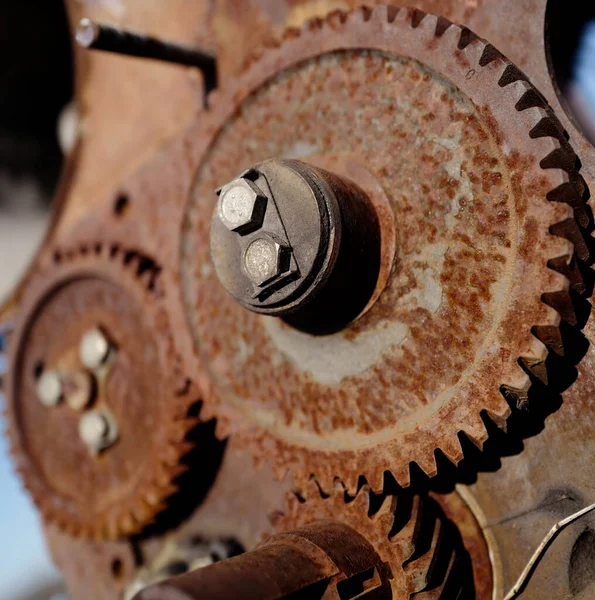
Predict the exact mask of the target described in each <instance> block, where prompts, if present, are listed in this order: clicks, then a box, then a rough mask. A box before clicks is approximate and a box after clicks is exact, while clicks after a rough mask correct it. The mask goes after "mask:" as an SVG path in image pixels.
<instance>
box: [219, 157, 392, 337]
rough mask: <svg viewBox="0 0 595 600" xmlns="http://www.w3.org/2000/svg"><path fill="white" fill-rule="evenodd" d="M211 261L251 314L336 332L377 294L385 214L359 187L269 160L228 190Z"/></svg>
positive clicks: (303, 166)
mask: <svg viewBox="0 0 595 600" xmlns="http://www.w3.org/2000/svg"><path fill="white" fill-rule="evenodd" d="M211 257H212V260H213V264H214V266H215V269H216V272H217V275H218V277H219V279H220V281H221V283H222V284H223V286H224V287H225V288H226V289H227V291H228V292H229V293H230V294H231V295H232V296H233V297H234V298H235V299H236V300H237V301H238V302H239V303H240V304H241V305H242V306H244V307H245V308H247V309H249V310H252V311H255V312H259V313H263V314H269V315H276V316H282V317H284V318H285V320H286V321H288V322H289V323H290V324H292V325H294V326H295V327H297V328H299V329H302V330H304V331H308V332H310V333H318V334H323V333H330V332H333V331H337V330H339V329H342V328H343V327H345V325H347V324H348V323H349V322H350V321H352V320H353V319H355V318H356V317H357V315H358V314H359V313H360V312H361V311H362V310H363V309H364V307H365V306H366V304H367V302H368V300H369V299H370V297H371V296H372V294H373V292H374V288H375V285H376V281H377V279H378V272H379V268H380V228H379V223H378V217H377V215H376V213H375V210H374V208H373V206H372V203H371V202H370V201H369V199H368V198H367V196H366V194H365V193H364V192H363V191H362V190H361V189H360V188H359V187H358V186H357V185H356V184H354V183H352V182H350V181H347V180H345V179H342V178H339V177H337V176H336V175H334V174H332V173H329V172H327V171H324V170H322V169H319V168H315V167H313V166H311V165H309V164H306V163H304V162H301V161H297V160H270V161H266V162H264V163H261V164H259V165H257V166H256V167H254V168H252V169H249V170H248V171H246V172H244V173H243V174H242V175H241V176H240V177H239V178H238V179H235V180H234V181H232V182H231V183H229V184H227V185H225V186H223V188H221V190H220V192H219V200H218V203H217V209H216V211H215V216H214V218H213V222H212V226H211Z"/></svg>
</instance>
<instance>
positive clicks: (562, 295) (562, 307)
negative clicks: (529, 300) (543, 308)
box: [541, 290, 578, 327]
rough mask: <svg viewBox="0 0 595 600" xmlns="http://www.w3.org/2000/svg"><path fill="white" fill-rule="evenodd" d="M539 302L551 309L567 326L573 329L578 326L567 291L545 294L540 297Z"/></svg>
mask: <svg viewBox="0 0 595 600" xmlns="http://www.w3.org/2000/svg"><path fill="white" fill-rule="evenodd" d="M541 300H542V302H543V303H544V304H547V306H550V307H551V308H553V309H554V310H555V311H556V312H557V313H558V314H559V315H560V316H561V317H562V319H564V320H565V321H566V322H567V323H568V324H570V325H572V326H575V327H576V326H577V325H578V318H577V316H576V312H575V310H574V306H573V303H572V298H571V297H570V294H569V293H568V292H567V291H562V290H561V291H558V292H545V293H544V294H542V295H541Z"/></svg>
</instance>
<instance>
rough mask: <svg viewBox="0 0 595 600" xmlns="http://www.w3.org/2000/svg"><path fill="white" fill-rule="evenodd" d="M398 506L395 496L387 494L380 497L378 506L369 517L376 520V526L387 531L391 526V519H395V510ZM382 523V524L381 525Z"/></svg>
mask: <svg viewBox="0 0 595 600" xmlns="http://www.w3.org/2000/svg"><path fill="white" fill-rule="evenodd" d="M397 507H398V500H397V497H396V496H392V495H388V496H385V497H384V498H383V499H382V504H381V505H380V508H379V509H378V510H377V511H376V512H375V513H374V515H373V516H372V517H371V518H372V519H373V520H374V521H377V522H378V527H379V528H380V529H384V530H385V531H389V532H390V530H391V529H392V528H393V521H394V519H395V512H396V510H397ZM381 523H382V525H381Z"/></svg>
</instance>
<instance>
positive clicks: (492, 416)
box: [482, 392, 512, 431]
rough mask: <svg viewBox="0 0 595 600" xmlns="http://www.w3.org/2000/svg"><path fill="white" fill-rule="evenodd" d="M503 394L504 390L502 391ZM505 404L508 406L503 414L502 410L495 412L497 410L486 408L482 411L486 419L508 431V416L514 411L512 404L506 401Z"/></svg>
mask: <svg viewBox="0 0 595 600" xmlns="http://www.w3.org/2000/svg"><path fill="white" fill-rule="evenodd" d="M501 395H503V394H502V392H501ZM504 405H505V406H506V412H505V413H504V414H503V413H502V412H495V411H491V410H487V409H486V410H484V411H482V416H483V419H484V421H485V420H486V419H487V420H489V421H490V422H492V423H493V424H494V425H495V426H496V427H497V428H498V429H501V430H502V431H506V430H507V427H508V418H509V417H510V415H511V413H512V411H511V409H510V406H509V405H508V404H507V403H506V402H505V403H504Z"/></svg>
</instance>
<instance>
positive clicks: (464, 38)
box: [457, 27, 479, 62]
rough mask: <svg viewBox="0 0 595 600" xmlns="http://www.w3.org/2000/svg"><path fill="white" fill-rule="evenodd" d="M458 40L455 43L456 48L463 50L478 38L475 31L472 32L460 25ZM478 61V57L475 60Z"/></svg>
mask: <svg viewBox="0 0 595 600" xmlns="http://www.w3.org/2000/svg"><path fill="white" fill-rule="evenodd" d="M459 29H460V34H459V41H458V43H457V48H458V49H459V50H465V49H466V48H467V47H468V46H469V45H471V44H472V43H473V42H476V41H477V40H478V39H479V38H478V37H477V35H476V34H475V33H473V32H472V31H471V30H470V29H467V27H460V28H459ZM477 62H479V59H478V60H477Z"/></svg>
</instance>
